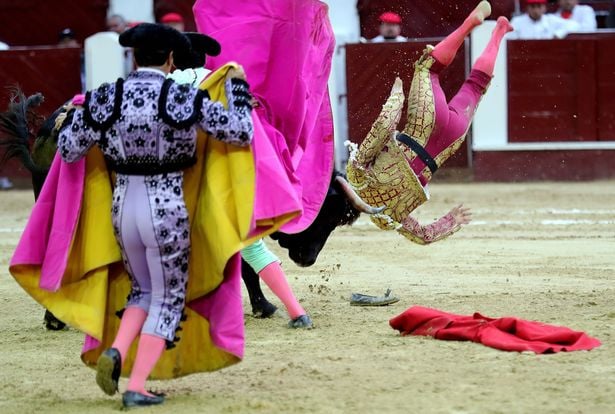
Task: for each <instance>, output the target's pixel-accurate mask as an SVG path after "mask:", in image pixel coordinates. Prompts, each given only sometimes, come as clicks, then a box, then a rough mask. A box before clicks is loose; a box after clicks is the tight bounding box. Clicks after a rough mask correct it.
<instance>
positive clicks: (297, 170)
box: [193, 0, 334, 233]
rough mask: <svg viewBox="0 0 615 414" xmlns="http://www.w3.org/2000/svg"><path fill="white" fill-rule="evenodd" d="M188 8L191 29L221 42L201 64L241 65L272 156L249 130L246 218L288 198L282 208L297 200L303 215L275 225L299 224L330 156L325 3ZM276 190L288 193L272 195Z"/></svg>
mask: <svg viewBox="0 0 615 414" xmlns="http://www.w3.org/2000/svg"><path fill="white" fill-rule="evenodd" d="M193 12H194V16H195V20H196V24H197V27H198V30H199V31H200V32H201V33H206V34H207V35H209V36H212V37H214V38H215V39H216V40H218V41H219V42H220V44H221V46H222V52H221V54H220V55H219V56H217V57H215V58H212V57H208V58H207V67H208V68H209V69H214V70H215V69H217V68H218V67H220V66H222V65H223V64H225V63H227V62H229V61H236V62H238V63H239V64H241V65H242V66H243V67H244V69H245V71H246V74H247V78H248V82H249V83H250V89H251V91H252V93H253V95H254V96H255V97H256V98H257V100H258V101H259V103H260V105H261V106H260V108H258V109H257V110H256V113H257V114H258V116H259V118H260V121H261V123H262V126H263V129H264V132H265V134H266V137H267V138H268V140H269V142H268V143H267V144H268V146H269V149H273V150H274V151H275V152H274V155H276V156H277V159H272V158H270V155H271V153H270V152H264V153H263V152H262V149H261V148H259V147H258V145H259V144H260V143H259V142H258V140H257V137H256V136H255V146H254V152H255V154H256V159H257V164H256V166H257V174H256V200H255V210H254V215H255V217H254V218H255V219H256V220H260V219H264V218H267V217H270V212H269V211H268V210H270V209H271V208H272V204H274V203H283V204H281V205H282V206H283V205H284V203H291V204H290V205H289V206H288V207H284V208H283V210H285V211H293V209H292V203H293V202H294V201H297V200H298V201H299V202H300V205H301V207H302V210H303V214H302V215H301V216H299V217H298V218H297V219H295V220H292V221H290V222H289V223H287V224H285V225H284V226H283V227H282V231H284V232H286V233H298V232H301V231H303V230H305V229H306V228H307V227H308V226H309V225H310V224H311V223H312V221H313V220H314V219H315V218H316V215H317V214H318V212H319V210H320V207H321V206H322V203H323V202H324V199H325V196H326V194H327V191H328V188H329V183H330V181H331V174H332V171H333V162H334V141H333V117H332V112H331V104H330V102H329V94H328V90H327V82H328V78H329V72H330V69H331V57H332V54H333V50H334V37H333V30H332V28H331V25H330V23H329V20H328V17H327V6H326V5H325V4H324V3H322V2H320V1H316V0H292V1H253V0H234V1H232V0H231V1H218V0H197V1H196V2H195V4H194V6H193ZM263 145H264V144H263ZM269 161H271V163H270V162H269ZM280 168H281V170H279V169H280ZM276 169H278V170H279V171H278V172H277V173H275V174H273V175H272V174H271V172H274V171H275V170H276ZM272 180H276V182H275V186H273V185H272V182H273V181H272ZM276 188H284V189H285V190H284V191H283V193H292V194H294V196H293V197H292V198H290V199H288V200H286V201H285V199H284V198H283V197H279V196H278V197H276V198H275V199H272V198H271V195H272V194H277V193H276V190H275V189H276ZM278 208H279V207H278Z"/></svg>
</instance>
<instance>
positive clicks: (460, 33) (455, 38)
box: [431, 1, 491, 66]
mask: <svg viewBox="0 0 615 414" xmlns="http://www.w3.org/2000/svg"><path fill="white" fill-rule="evenodd" d="M490 14H491V5H490V4H489V2H488V1H481V2H480V3H479V4H478V6H476V8H475V9H474V10H472V13H470V15H469V16H468V17H466V19H465V20H464V22H463V24H462V25H461V26H459V27H458V28H457V30H455V31H454V32H453V33H451V34H450V35H448V36H447V37H446V38H445V39H444V40H443V41H441V42H440V43H438V44H437V45H436V47H435V49H434V50H433V51H432V52H431V56H433V58H434V59H436V60H437V61H438V62H440V63H441V64H442V65H444V66H448V65H450V64H451V62H452V61H453V59H455V55H456V54H457V51H458V50H459V48H460V47H461V45H462V44H463V41H464V39H465V38H466V37H467V36H468V35H469V34H470V32H472V30H473V29H474V28H475V27H476V26H478V25H480V24H482V23H483V21H484V20H485V19H486V18H487V17H489V15H490Z"/></svg>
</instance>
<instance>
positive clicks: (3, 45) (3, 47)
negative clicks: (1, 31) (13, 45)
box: [0, 40, 9, 50]
mask: <svg viewBox="0 0 615 414" xmlns="http://www.w3.org/2000/svg"><path fill="white" fill-rule="evenodd" d="M0 50H9V45H7V44H6V43H4V42H3V41H2V40H0Z"/></svg>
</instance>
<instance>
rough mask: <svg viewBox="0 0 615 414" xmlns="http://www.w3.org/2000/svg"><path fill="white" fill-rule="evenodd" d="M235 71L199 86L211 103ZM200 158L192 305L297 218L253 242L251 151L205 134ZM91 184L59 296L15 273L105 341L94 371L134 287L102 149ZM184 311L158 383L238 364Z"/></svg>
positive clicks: (190, 204)
mask: <svg viewBox="0 0 615 414" xmlns="http://www.w3.org/2000/svg"><path fill="white" fill-rule="evenodd" d="M231 67H236V65H235V64H233V63H231V64H227V65H225V66H224V67H222V68H220V69H219V70H217V71H216V72H214V73H212V74H211V75H210V76H209V77H208V78H207V79H206V80H205V81H204V82H203V83H202V84H201V86H200V88H201V89H207V90H208V92H209V94H210V96H211V99H212V100H218V101H221V102H222V103H223V104H225V105H226V104H227V102H226V94H225V89H224V87H225V85H224V84H225V79H226V73H227V72H228V70H229V69H230V68H231ZM197 154H198V155H197V164H196V165H194V166H193V167H191V168H190V169H188V170H186V171H185V175H184V197H185V201H186V206H187V208H188V212H189V215H190V222H191V231H192V234H191V243H192V248H191V257H190V270H189V271H190V276H189V280H188V291H187V298H186V299H187V300H186V302H187V303H188V302H190V301H192V300H194V299H197V298H200V297H202V296H203V295H206V294H208V293H210V292H212V291H213V290H214V289H216V288H217V287H218V286H219V285H220V283H221V282H222V280H223V272H224V268H225V266H226V264H227V262H228V260H229V259H230V258H231V257H232V256H233V255H234V254H236V253H237V252H238V251H239V250H240V249H241V248H243V247H245V246H247V245H249V244H251V243H253V242H254V241H256V240H257V239H259V238H262V237H264V236H266V235H268V234H270V233H272V232H274V231H276V230H277V229H279V228H280V226H282V225H283V224H284V223H286V222H288V221H289V220H291V219H292V218H294V217H295V216H296V215H297V214H298V212H295V213H291V214H287V215H285V216H282V217H277V218H273V219H271V220H267V221H266V222H263V223H261V222H259V223H258V225H259V226H261V225H264V224H267V225H269V226H270V227H269V228H268V229H267V230H265V231H263V232H262V233H259V234H258V235H253V236H248V232H249V230H250V224H251V219H252V213H253V205H254V194H255V193H254V192H255V188H254V183H255V166H254V157H253V154H252V149H251V147H237V146H232V145H228V144H225V143H223V142H220V141H218V140H216V139H213V138H210V137H209V136H208V135H207V134H205V133H204V132H199V137H198V142H197ZM84 185H85V188H84V194H83V201H82V207H81V212H80V216H79V223H78V226H77V230H76V234H75V236H74V238H73V242H72V245H71V251H70V256H69V261H68V266H67V269H66V272H65V274H64V275H63V279H62V286H61V287H60V289H59V290H58V291H56V292H49V291H45V290H42V289H40V288H39V280H40V266H33V265H19V266H13V267H11V269H10V272H11V274H12V275H13V276H14V277H15V279H16V280H17V282H18V283H19V284H20V285H21V286H22V287H23V288H24V289H25V290H26V291H27V292H28V293H29V294H30V295H31V296H32V297H33V298H34V299H36V300H37V301H38V302H40V303H41V304H42V305H43V306H45V307H46V308H47V309H49V310H50V311H51V312H53V313H54V314H55V315H56V316H57V317H58V318H59V319H61V320H63V321H64V322H66V323H67V324H68V325H69V326H71V327H74V328H76V329H79V330H81V331H83V332H85V333H87V334H88V335H90V336H92V337H94V338H96V339H98V340H99V341H100V342H101V346H99V347H98V348H96V349H94V350H91V351H89V352H86V353H84V354H83V355H82V359H83V361H84V362H85V363H86V364H87V365H90V366H94V365H95V364H96V360H97V359H98V356H99V355H100V353H101V352H102V351H103V350H104V349H106V348H107V347H109V346H110V345H111V343H112V341H113V338H114V337H115V334H116V332H117V330H118V328H119V322H120V319H119V318H118V317H117V316H116V314H115V312H116V311H118V310H121V309H122V308H123V307H124V305H125V302H126V296H127V294H128V292H129V288H130V282H129V278H128V275H127V273H126V272H125V270H124V267H123V265H122V261H121V254H120V250H119V246H118V245H117V242H116V241H115V236H114V234H113V227H112V225H111V213H110V212H111V201H112V196H111V194H112V183H111V178H110V175H109V172H108V171H107V168H106V164H105V161H104V158H103V156H102V154H101V153H100V151H99V150H98V149H97V148H94V149H92V150H91V151H89V153H88V155H87V158H86V178H85V184H84ZM185 312H186V315H187V320H186V321H185V322H182V324H181V327H182V331H181V332H178V336H179V337H181V340H180V341H179V342H177V344H176V345H177V346H176V347H175V348H173V349H171V350H168V351H165V352H164V353H163V356H162V357H161V359H160V360H159V362H158V364H157V365H156V367H155V369H154V371H153V372H152V375H151V376H150V377H151V378H158V379H163V378H175V377H179V376H183V375H187V374H190V373H194V372H202V371H212V370H216V369H220V368H224V367H226V366H228V365H230V364H233V363H236V362H239V358H237V357H236V356H235V355H232V354H230V353H227V352H225V351H223V350H221V349H219V348H217V347H215V346H214V345H213V343H212V341H211V337H210V334H209V322H208V321H207V320H206V319H205V318H202V317H200V316H199V315H198V314H197V313H195V312H193V311H192V310H190V309H189V308H188V307H186V311H185ZM41 315H42V313H41ZM136 344H137V341H135V342H134V343H133V346H132V348H131V351H130V353H129V355H128V357H127V358H126V361H125V363H124V367H123V370H122V374H123V375H128V374H129V373H130V370H131V369H132V364H133V361H134V354H135V351H136Z"/></svg>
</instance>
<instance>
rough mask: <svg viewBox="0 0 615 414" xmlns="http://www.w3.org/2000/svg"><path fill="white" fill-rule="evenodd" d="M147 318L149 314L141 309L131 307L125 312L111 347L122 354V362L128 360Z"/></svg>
mask: <svg viewBox="0 0 615 414" xmlns="http://www.w3.org/2000/svg"><path fill="white" fill-rule="evenodd" d="M146 317H147V312H145V311H144V310H143V309H141V308H137V307H134V306H131V307H128V308H126V309H125V310H124V314H123V315H122V321H121V322H120V329H119V330H118V332H117V335H116V336H115V341H113V345H111V348H115V349H117V350H118V351H119V352H120V355H121V356H122V362H124V359H126V354H128V350H129V349H130V345H132V341H134V340H135V338H136V337H137V335H139V333H140V332H141V328H142V327H143V322H145V318H146Z"/></svg>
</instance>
